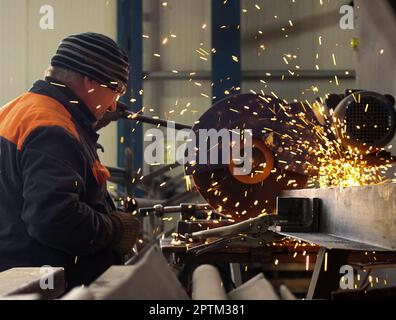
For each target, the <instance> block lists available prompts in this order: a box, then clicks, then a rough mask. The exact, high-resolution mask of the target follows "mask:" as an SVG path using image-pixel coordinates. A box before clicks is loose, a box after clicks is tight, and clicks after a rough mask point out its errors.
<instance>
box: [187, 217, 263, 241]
mask: <svg viewBox="0 0 396 320" xmlns="http://www.w3.org/2000/svg"><path fill="white" fill-rule="evenodd" d="M270 223H271V218H270V216H268V215H266V216H261V217H258V218H255V219H251V220H246V221H243V222H239V223H236V224H233V225H230V226H225V227H220V228H214V229H210V230H203V231H198V232H194V233H192V234H191V235H186V238H191V239H192V240H205V239H207V238H214V237H216V238H227V237H230V236H236V235H239V234H247V235H249V234H260V233H264V232H266V231H267V230H268V228H269V226H270Z"/></svg>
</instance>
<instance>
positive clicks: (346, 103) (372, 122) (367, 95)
mask: <svg viewBox="0 0 396 320" xmlns="http://www.w3.org/2000/svg"><path fill="white" fill-rule="evenodd" d="M334 117H335V118H336V121H337V123H336V130H337V134H338V137H339V138H340V139H341V141H342V144H343V145H344V147H352V148H358V149H359V150H360V151H363V152H365V151H367V150H370V151H373V152H375V151H377V150H379V149H381V148H384V147H386V145H388V144H389V143H390V142H391V141H392V139H393V137H394V136H395V130H396V112H395V108H394V103H393V102H392V100H391V99H389V98H388V97H386V96H383V95H380V94H378V93H375V92H369V91H360V92H356V93H354V94H352V95H349V96H347V97H346V98H344V99H343V100H342V101H341V102H340V103H339V105H338V106H337V108H336V110H335V112H334Z"/></svg>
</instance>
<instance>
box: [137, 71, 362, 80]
mask: <svg viewBox="0 0 396 320" xmlns="http://www.w3.org/2000/svg"><path fill="white" fill-rule="evenodd" d="M335 76H337V77H338V78H339V79H351V80H354V79H355V78H356V72H355V71H354V70H296V71H295V72H294V74H293V75H292V74H290V73H289V71H288V70H260V71H258V70H250V71H242V73H241V79H242V80H245V81H246V80H271V79H272V80H274V79H275V80H277V78H279V79H282V78H283V79H287V80H301V79H307V80H309V79H333V78H334V77H335ZM190 79H191V80H208V81H211V80H212V76H211V72H210V71H197V72H193V71H178V73H174V72H172V71H146V72H145V73H144V80H146V81H150V80H153V81H154V80H190Z"/></svg>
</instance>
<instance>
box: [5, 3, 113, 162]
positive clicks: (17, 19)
mask: <svg viewBox="0 0 396 320" xmlns="http://www.w3.org/2000/svg"><path fill="white" fill-rule="evenodd" d="M43 5H50V6H52V7H53V8H54V29H47V30H43V29H41V28H40V19H41V18H42V17H43V14H40V8H41V7H42V6H43ZM116 9H117V1H116V0H84V1H80V0H68V1H63V0H45V1H43V0H2V1H0V43H1V46H0V66H1V69H0V70H1V72H0V105H3V104H5V103H6V102H8V101H9V100H11V99H13V98H15V97H17V96H18V95H19V94H21V93H22V92H24V91H26V90H28V89H29V88H30V87H31V84H32V83H33V82H34V81H36V80H37V79H41V78H42V77H43V75H44V71H45V70H46V69H47V67H48V66H49V63H50V59H51V56H52V55H53V54H54V53H55V51H56V48H57V46H58V44H59V42H60V40H61V39H62V38H63V37H65V36H67V35H70V34H74V33H80V32H87V31H94V32H99V33H103V34H106V35H108V36H109V37H111V38H113V39H116V35H117V10H116ZM101 133H102V134H101V139H100V141H99V142H100V143H101V144H102V145H103V146H104V148H105V150H106V153H105V154H101V158H102V161H103V162H104V163H105V164H108V165H115V164H116V156H117V153H116V144H115V143H114V141H117V131H116V124H112V125H110V126H109V127H107V128H105V129H103V130H102V132H101Z"/></svg>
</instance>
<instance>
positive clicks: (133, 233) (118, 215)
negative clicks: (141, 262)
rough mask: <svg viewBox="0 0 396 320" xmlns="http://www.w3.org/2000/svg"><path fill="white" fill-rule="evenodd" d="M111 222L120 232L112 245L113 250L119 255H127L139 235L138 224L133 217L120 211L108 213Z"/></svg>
mask: <svg viewBox="0 0 396 320" xmlns="http://www.w3.org/2000/svg"><path fill="white" fill-rule="evenodd" d="M110 216H111V218H112V219H113V221H115V222H116V223H117V225H118V226H119V228H118V229H119V230H121V232H120V234H119V235H118V237H117V239H116V240H115V243H114V250H115V251H116V252H118V253H120V254H128V253H131V252H132V249H133V246H134V245H135V243H136V240H137V238H138V235H139V230H140V222H139V220H138V219H137V218H136V217H134V216H133V215H131V214H129V213H125V212H121V211H114V212H112V213H110Z"/></svg>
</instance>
